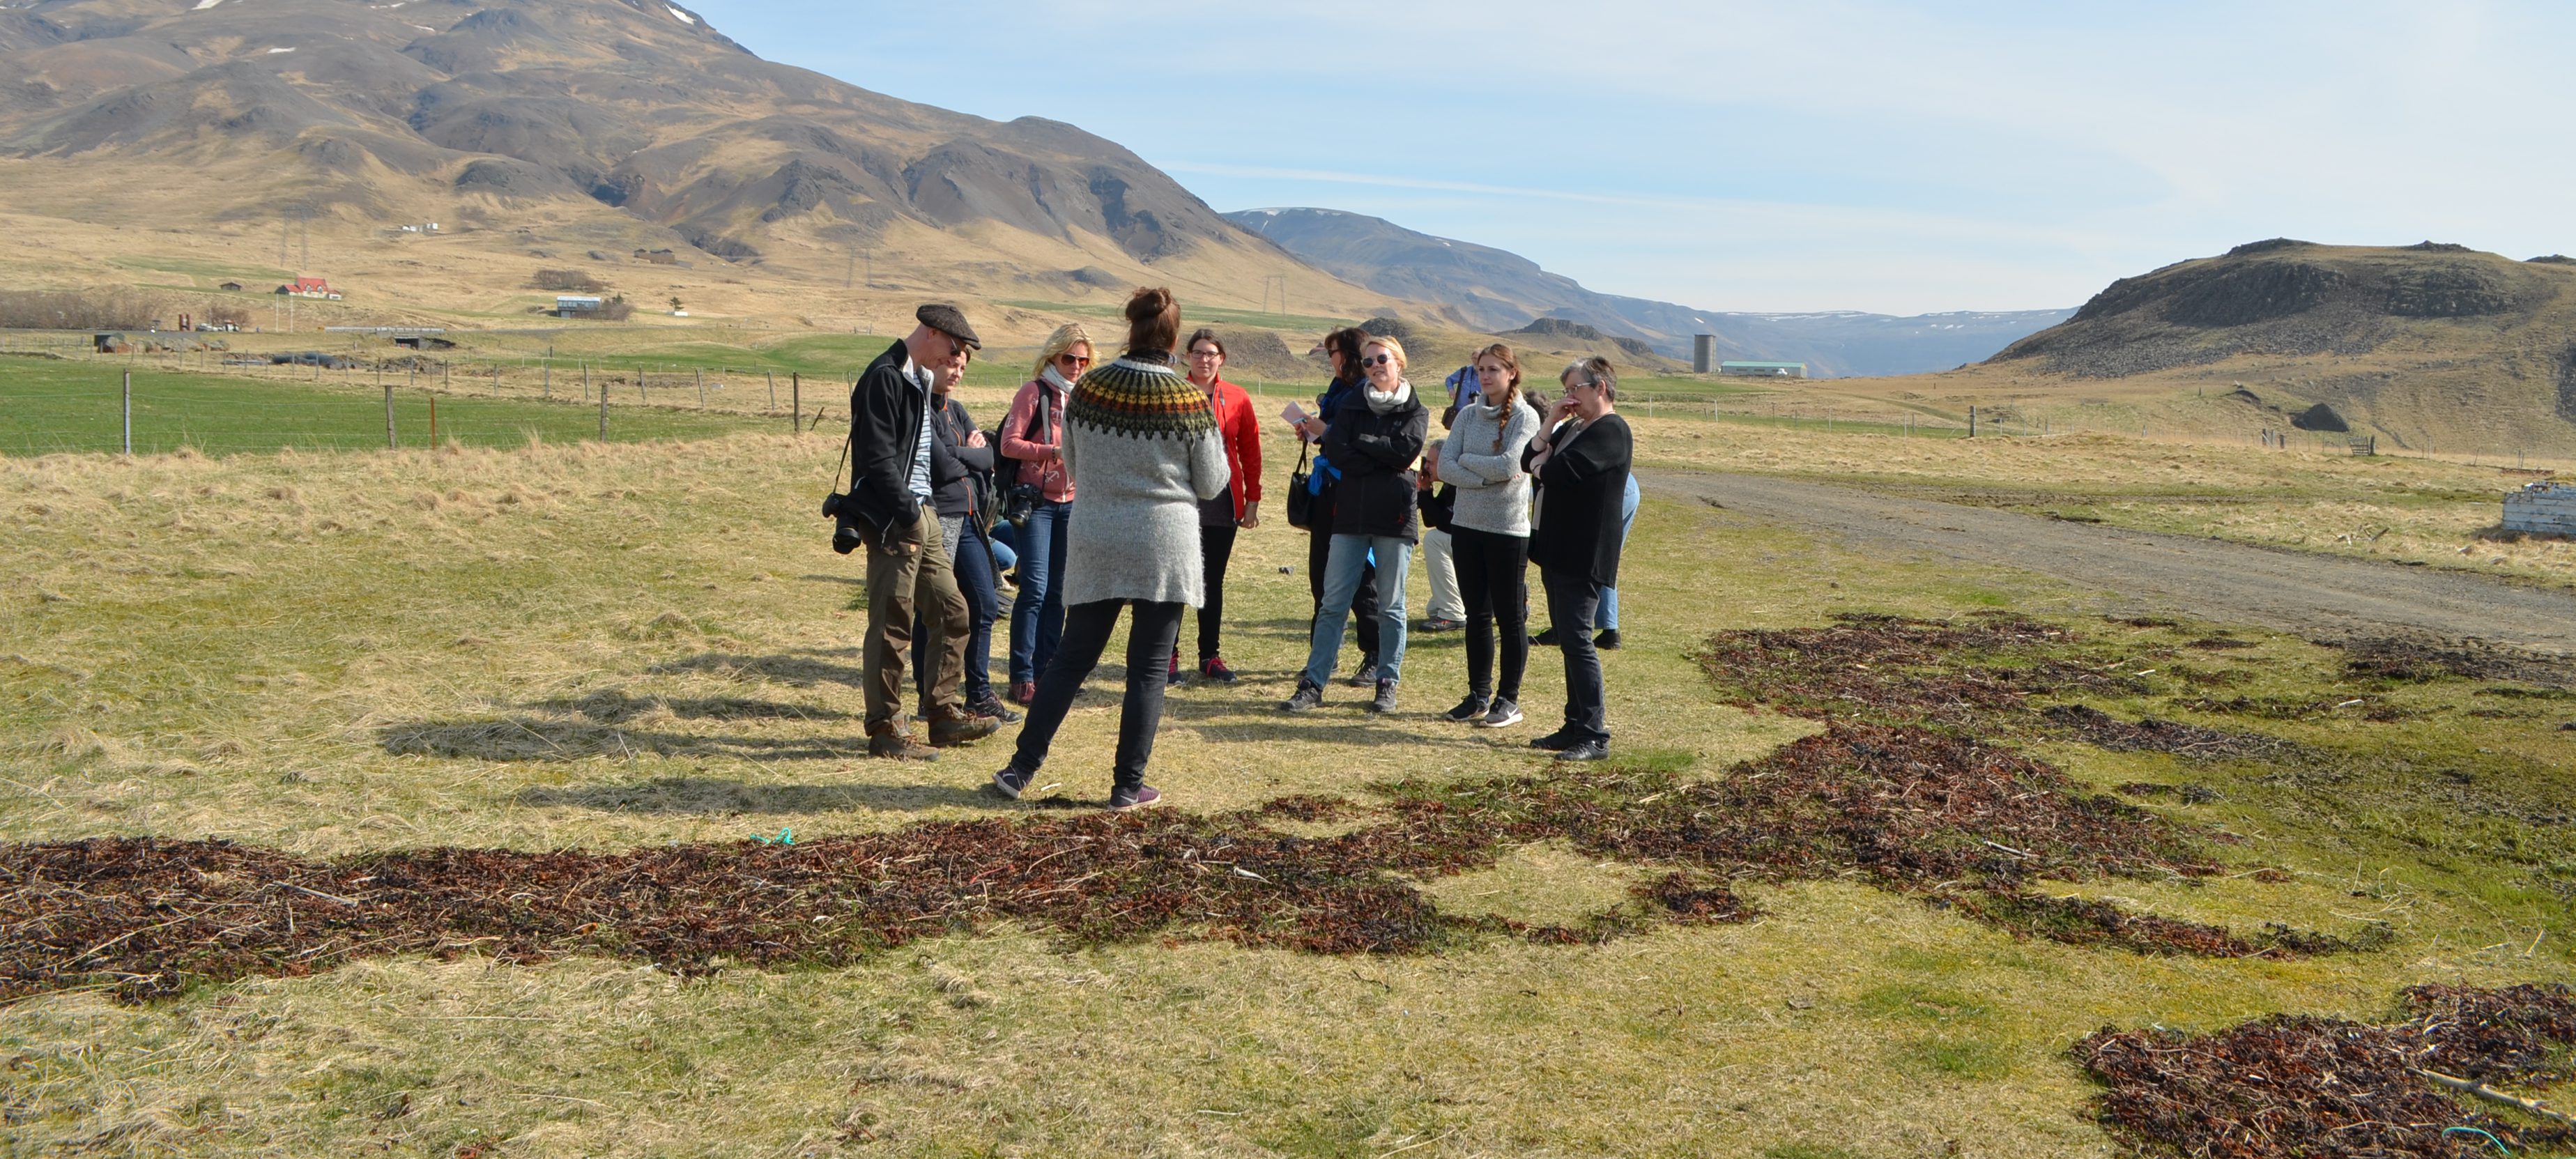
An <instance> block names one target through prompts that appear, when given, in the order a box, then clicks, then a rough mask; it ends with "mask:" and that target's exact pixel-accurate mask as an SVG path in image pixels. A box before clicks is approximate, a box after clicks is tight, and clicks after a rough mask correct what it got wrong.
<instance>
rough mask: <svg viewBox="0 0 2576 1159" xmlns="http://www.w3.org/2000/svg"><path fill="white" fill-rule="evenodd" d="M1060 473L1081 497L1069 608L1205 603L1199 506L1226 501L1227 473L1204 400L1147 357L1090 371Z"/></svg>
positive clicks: (1067, 590)
mask: <svg viewBox="0 0 2576 1159" xmlns="http://www.w3.org/2000/svg"><path fill="white" fill-rule="evenodd" d="M1193 398H1195V400H1196V401H1195V402H1192V401H1191V400H1192V399H1193ZM1191 407H1195V408H1196V413H1195V414H1193V413H1192V412H1191V409H1190V408H1191ZM1064 466H1065V471H1066V473H1067V474H1068V475H1069V476H1070V477H1071V478H1072V479H1073V490H1074V494H1076V495H1079V496H1081V497H1082V498H1081V499H1080V501H1078V502H1076V503H1075V504H1074V505H1073V528H1072V535H1073V538H1072V540H1071V542H1070V543H1068V544H1067V545H1066V548H1065V554H1064V602H1065V604H1066V605H1067V606H1071V605H1074V604H1088V603H1096V602H1098V601H1101V600H1150V601H1155V602H1163V603H1183V604H1188V605H1189V606H1191V607H1193V608H1195V607H1199V606H1202V605H1203V604H1204V603H1205V602H1206V591H1205V585H1204V581H1203V580H1202V579H1201V565H1200V562H1199V504H1200V503H1201V502H1202V501H1205V500H1208V499H1213V498H1216V497H1217V496H1218V495H1221V494H1224V493H1225V489H1226V483H1227V482H1228V480H1229V478H1230V474H1229V472H1228V469H1227V467H1226V462H1225V443H1224V441H1223V440H1222V439H1221V438H1220V437H1219V436H1218V434H1217V430H1216V424H1215V419H1214V416H1213V415H1212V414H1210V413H1209V412H1208V401H1207V393H1206V392H1205V391H1202V390H1200V389H1199V388H1198V387H1196V386H1194V385H1191V383H1190V380H1188V379H1186V378H1183V377H1181V375H1180V374H1179V373H1178V372H1176V371H1174V370H1173V369H1172V368H1171V366H1170V365H1169V364H1168V363H1166V362H1162V361H1157V360H1153V359H1151V358H1138V357H1134V356H1132V355H1131V356H1130V357H1126V358H1121V359H1118V360H1117V361H1115V362H1111V363H1109V364H1108V365H1106V366H1100V367H1095V368H1093V369H1092V371H1091V372H1090V373H1088V374H1085V375H1083V376H1082V381H1081V382H1079V383H1077V384H1075V386H1074V394H1073V400H1072V402H1071V403H1070V404H1069V405H1068V406H1067V408H1066V411H1065V419H1064Z"/></svg>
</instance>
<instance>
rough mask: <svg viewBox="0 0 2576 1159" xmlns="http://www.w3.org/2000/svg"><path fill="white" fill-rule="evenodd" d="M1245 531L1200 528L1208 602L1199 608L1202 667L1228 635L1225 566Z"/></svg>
mask: <svg viewBox="0 0 2576 1159" xmlns="http://www.w3.org/2000/svg"><path fill="white" fill-rule="evenodd" d="M1239 530H1242V529H1241V528H1238V527H1236V526H1235V525H1234V524H1231V523H1220V524H1217V525H1216V526H1214V527H1210V526H1208V525H1206V524H1200V525H1199V578H1200V582H1201V586H1203V587H1205V588H1206V589H1207V601H1206V602H1205V603H1204V604H1202V605H1200V607H1199V666H1200V667H1202V668H1204V667H1206V666H1207V662H1208V661H1210V660H1214V659H1216V658H1217V656H1218V654H1219V653H1220V651H1221V650H1222V649H1220V647H1219V645H1221V644H1223V643H1224V639H1223V638H1224V636H1225V565H1226V564H1227V563H1228V562H1230V561H1232V560H1233V559H1234V534H1235V532H1237V531H1239Z"/></svg>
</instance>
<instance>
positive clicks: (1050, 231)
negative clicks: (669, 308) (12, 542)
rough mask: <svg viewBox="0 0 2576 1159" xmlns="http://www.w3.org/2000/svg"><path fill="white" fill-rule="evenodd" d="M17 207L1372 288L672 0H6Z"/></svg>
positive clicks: (7, 154) (772, 259)
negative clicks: (798, 56) (752, 46)
mask: <svg viewBox="0 0 2576 1159" xmlns="http://www.w3.org/2000/svg"><path fill="white" fill-rule="evenodd" d="M0 210H5V211H10V212H17V213H23V214H28V215H32V216H38V217H50V218H57V219H66V220H71V221H78V222H83V223H93V224H95V223H112V224H114V225H126V226H146V227H161V228H167V227H172V226H204V225H208V224H232V225H245V224H249V223H263V225H264V228H269V229H275V228H276V223H278V222H280V221H282V220H292V221H294V222H296V223H297V227H298V228H299V229H302V230H323V231H330V230H339V231H343V232H346V231H349V230H358V229H364V230H370V231H378V230H382V229H386V228H391V227H396V226H398V225H399V224H401V223H412V222H428V221H439V222H441V223H444V225H445V226H446V229H445V232H447V233H450V234H453V233H456V232H458V231H459V227H463V228H464V229H467V230H478V229H479V230H487V231H501V232H503V233H505V234H509V235H513V236H523V238H524V240H529V241H534V242H537V243H540V244H543V243H548V242H552V243H556V244H564V245H570V246H580V245H585V244H588V245H602V244H611V245H621V246H622V245H626V244H632V245H635V246H637V247H656V246H662V245H673V246H677V247H680V248H682V249H683V252H684V253H685V252H686V250H687V249H688V248H689V247H694V249H695V250H696V251H698V254H699V260H702V261H706V260H712V261H716V262H721V263H735V264H741V265H759V266H765V267H768V268H769V269H770V270H772V271H773V272H779V273H784V274H801V275H804V276H806V277H809V278H816V279H829V280H832V281H836V282H837V281H840V280H843V279H844V278H846V277H847V276H848V270H849V267H850V266H852V265H854V264H855V259H856V258H857V257H858V256H859V255H860V253H861V252H862V251H866V252H867V253H868V256H869V257H870V259H871V264H872V265H874V264H876V263H878V262H884V263H885V264H887V265H888V266H889V268H896V269H900V268H903V267H904V266H905V265H906V263H910V264H912V265H915V266H919V267H922V268H924V269H933V268H935V269H938V270H942V271H947V272H950V273H952V274H953V275H954V277H952V278H950V279H949V280H950V281H952V282H954V281H961V280H962V281H964V282H967V283H972V284H977V285H983V286H988V287H989V288H991V289H994V290H996V291H999V290H1009V289H1020V290H1022V291H1023V292H1026V291H1027V290H1029V289H1032V288H1035V289H1047V290H1057V291H1074V292H1080V291H1082V290H1083V289H1084V287H1086V286H1090V285H1096V284H1113V283H1114V284H1122V285H1123V284H1125V283H1127V282H1129V281H1132V280H1141V279H1142V278H1143V277H1145V276H1146V270H1147V269H1148V268H1151V269H1152V270H1153V271H1155V276H1158V277H1161V278H1164V279H1166V280H1170V279H1178V280H1180V281H1182V282H1184V283H1188V282H1190V281H1191V280H1192V279H1193V278H1195V279H1196V280H1197V281H1198V282H1199V283H1201V284H1204V285H1207V286H1211V287H1212V286H1216V285H1220V284H1223V285H1228V286H1231V285H1237V284H1240V285H1245V286H1249V285H1253V284H1256V283H1257V281H1258V275H1259V274H1287V275H1289V276H1291V277H1292V278H1294V279H1296V280H1297V281H1298V282H1299V283H1301V284H1300V286H1299V290H1300V295H1299V296H1300V298H1301V299H1302V300H1320V301H1329V302H1335V303H1345V302H1346V303H1350V304H1352V305H1353V306H1354V307H1356V306H1358V305H1360V304H1364V303H1367V302H1373V301H1377V300H1379V296H1378V295H1374V294H1368V293H1365V292H1360V291H1357V290H1356V289H1355V288H1354V287H1350V286H1346V285H1336V284H1334V283H1333V282H1332V281H1331V280H1330V279H1329V278H1326V277H1324V276H1322V275H1319V274H1315V273H1314V272H1313V271H1311V270H1309V269H1306V268H1305V267H1303V266H1302V265H1301V264H1299V263H1297V262H1295V261H1293V260H1292V259H1289V258H1288V257H1287V256H1286V255H1284V254H1282V253H1280V252H1279V251H1278V250H1276V249H1275V248H1274V247H1272V246H1270V245H1268V244H1267V243H1264V242H1262V241H1259V240H1258V239H1255V238H1252V237H1250V236H1248V235H1246V234H1245V233H1244V232H1243V231H1241V230H1240V229H1238V228H1236V227H1235V226H1233V225H1232V224H1230V223H1228V222H1227V221H1225V220H1224V219H1223V218H1221V217H1219V216H1218V215H1217V214H1216V213H1215V212H1214V211H1213V210H1211V209H1209V208H1208V206H1207V205H1206V204H1205V203H1203V202H1201V201H1200V200H1199V199H1198V198H1197V197H1195V196H1193V195H1192V194H1191V193H1190V192H1189V191H1188V190H1186V189H1184V188H1182V187H1181V186H1180V184H1179V183H1177V182H1175V181H1173V180H1172V179H1171V178H1170V177H1169V176H1167V175H1166V174H1164V173H1162V172H1161V171H1160V170H1157V169H1155V168H1154V167H1153V166H1151V165H1149V164H1147V163H1145V162H1144V161H1143V160H1142V159H1140V158H1138V157H1137V156H1136V155H1135V154H1133V153H1131V152H1129V151H1128V150H1126V149H1125V148H1122V147H1120V146H1119V145H1117V144H1115V143H1113V142H1110V141H1106V140H1103V139H1101V138H1099V137H1096V136H1093V135H1091V134H1089V133H1086V132H1084V131H1082V130H1080V129H1078V128H1075V127H1073V126H1071V125H1067V124H1063V123H1061V122H1056V121H1049V120H1044V119H1041V118H1037V117H1023V118H1020V119H1018V120H1014V121H1010V122H1007V123H999V122H993V121H988V120H985V119H982V118H979V117H972V116H967V115H964V114H960V113H955V112H950V111H948V110H944V109H938V108H933V107H931V106H927V105H920V104H914V103H911V102H908V101H903V100H898V99H896V98H893V97H889V96H885V95H882V94H879V93H874V92H870V91H868V90H865V89H862V88H858V87H856V86H854V85H850V84H846V83H843V82H841V81H838V80H835V79H833V78H831V77H827V76H823V75H821V74H818V73H813V72H808V71H806V70H803V69H798V68H792V67H788V66H784V65H779V64H773V63H770V62H768V61H765V60H762V59H760V58H759V57H757V56H755V55H753V54H752V53H751V52H750V51H749V50H747V49H745V48H744V47H743V46H741V45H739V44H736V43H734V42H733V41H732V40H731V39H729V38H727V37H726V36H724V35H723V34H722V33H720V32H718V31H717V30H715V29H714V28H712V27H710V26H709V25H708V24H707V22H706V20H705V19H704V18H703V17H701V16H699V15H698V14H697V13H695V12H693V11H690V10H689V9H688V8H686V7H684V6H682V5H680V4H677V3H666V2H664V0H407V2H405V0H397V2H393V3H377V4H366V3H352V2H350V0H195V3H194V5H193V7H192V6H190V3H189V0H32V2H28V0H20V2H19V3H15V4H9V5H6V6H0ZM271 236H274V235H271Z"/></svg>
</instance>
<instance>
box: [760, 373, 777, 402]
mask: <svg viewBox="0 0 2576 1159" xmlns="http://www.w3.org/2000/svg"><path fill="white" fill-rule="evenodd" d="M761 373H762V374H766V375H768V376H769V409H770V410H772V411H775V410H777V409H778V372H777V371H775V370H764V371H762V372H761Z"/></svg>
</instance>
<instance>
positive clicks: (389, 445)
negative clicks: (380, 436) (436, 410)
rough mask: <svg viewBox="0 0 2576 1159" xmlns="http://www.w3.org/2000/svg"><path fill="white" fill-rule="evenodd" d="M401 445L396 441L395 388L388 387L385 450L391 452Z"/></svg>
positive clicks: (386, 395)
mask: <svg viewBox="0 0 2576 1159" xmlns="http://www.w3.org/2000/svg"><path fill="white" fill-rule="evenodd" d="M431 397H433V398H434V397H436V396H435V395H433V396H431ZM401 445H402V444H401V443H400V442H398V441H396V440H395V439H394V388H392V387H390V386H388V387H386V388H385V449H386V450H388V451H390V450H394V449H396V448H398V447H400V446H401Z"/></svg>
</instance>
